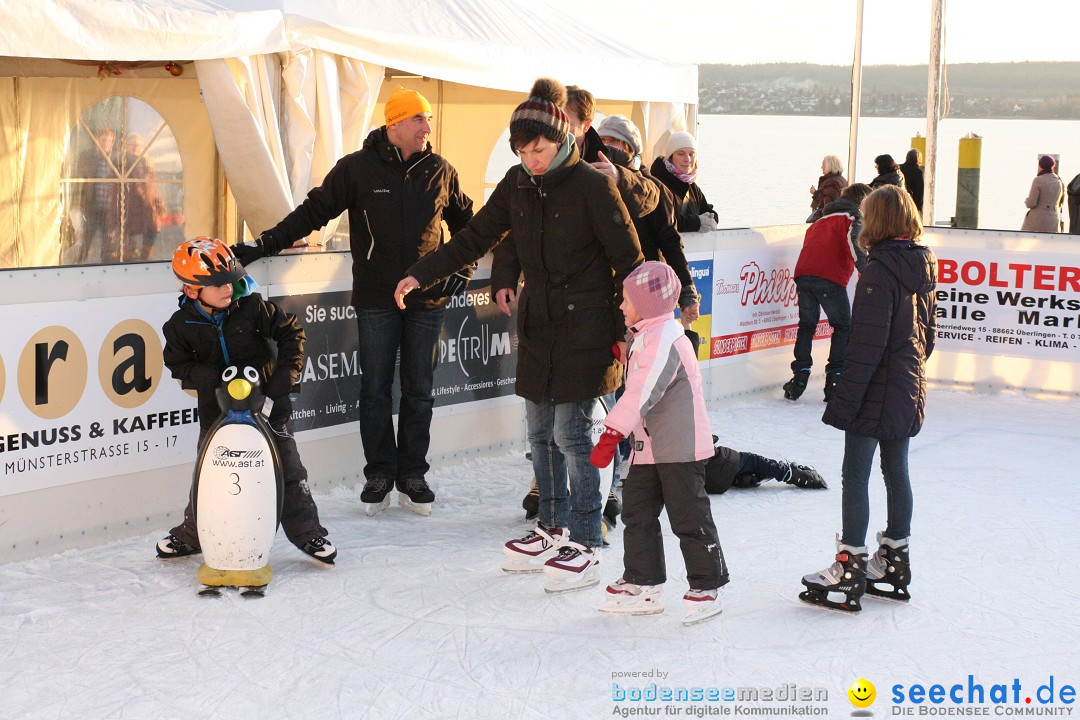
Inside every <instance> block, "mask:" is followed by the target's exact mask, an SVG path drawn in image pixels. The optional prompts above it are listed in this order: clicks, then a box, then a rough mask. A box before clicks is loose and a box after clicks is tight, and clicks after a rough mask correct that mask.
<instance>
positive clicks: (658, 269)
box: [623, 260, 682, 320]
mask: <svg viewBox="0 0 1080 720" xmlns="http://www.w3.org/2000/svg"><path fill="white" fill-rule="evenodd" d="M681 289H682V286H681V285H680V283H679V276H678V275H676V274H675V271H674V270H672V269H671V266H670V265H668V264H666V263H662V262H657V261H656V260H648V261H646V262H643V263H641V264H640V265H638V266H637V267H636V268H634V270H633V272H631V273H630V274H629V275H627V276H626V279H625V280H623V292H624V293H625V294H626V296H627V297H628V298H630V302H632V303H634V309H635V310H637V312H638V315H640V316H641V318H642V319H643V320H647V319H649V318H654V317H658V316H660V315H666V314H667V313H669V312H672V311H673V310H674V309H675V306H676V305H677V304H678V302H679V291H680V290H681Z"/></svg>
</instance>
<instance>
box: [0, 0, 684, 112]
mask: <svg viewBox="0 0 1080 720" xmlns="http://www.w3.org/2000/svg"><path fill="white" fill-rule="evenodd" d="M4 22H5V23H6V24H7V30H6V31H5V32H4V33H3V35H2V37H0V55H5V56H9V57H25V58H58V59H69V60H98V61H106V60H112V61H139V60H147V61H149V60H160V61H170V60H210V59H218V58H229V57H244V56H251V55H263V54H270V53H277V52H284V51H289V50H293V51H295V50H300V49H304V48H311V49H315V50H322V51H326V52H330V53H334V54H337V55H342V56H344V57H350V58H355V59H358V60H362V61H364V62H367V63H372V64H374V65H381V66H384V67H389V68H395V69H398V70H403V71H406V72H410V73H415V74H417V75H422V76H426V77H435V78H439V79H442V80H449V81H452V82H458V83H462V84H466V85H473V86H477V87H485V88H493V89H499V90H511V91H519V92H520V91H524V90H527V89H528V87H529V86H530V85H531V83H532V81H533V80H534V79H535V78H536V77H537V75H540V74H544V75H551V76H553V77H557V78H559V79H560V80H562V81H563V82H566V83H568V84H576V85H581V86H582V87H587V88H589V89H590V90H592V91H593V93H594V94H595V95H596V96H597V97H599V98H608V99H632V100H638V101H653V102H670V103H686V104H690V105H696V104H697V67H696V66H694V65H681V64H676V63H671V62H668V61H666V60H661V59H659V58H657V57H653V56H651V55H648V54H645V53H642V52H641V51H640V50H639V49H635V48H630V47H628V46H627V45H624V44H623V43H621V42H620V41H618V40H616V39H613V38H609V37H604V36H602V35H599V34H597V33H595V32H591V31H585V30H583V29H581V28H580V27H579V25H578V23H576V22H575V20H574V19H573V18H571V17H569V16H567V15H565V14H563V13H562V12H560V11H558V10H555V9H551V8H546V7H544V6H542V5H540V4H533V3H529V4H526V3H516V2H515V3H511V2H506V1H505V0H502V1H500V0H361V1H360V2H349V3H345V2H341V1H340V0H220V1H219V2H212V1H210V0H8V1H7V2H6V3H5V12H4Z"/></svg>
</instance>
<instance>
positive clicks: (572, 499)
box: [395, 78, 643, 592]
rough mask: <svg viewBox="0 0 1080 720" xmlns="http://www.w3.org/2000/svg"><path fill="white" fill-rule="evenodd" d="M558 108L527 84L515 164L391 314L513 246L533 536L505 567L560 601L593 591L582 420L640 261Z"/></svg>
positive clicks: (591, 502)
mask: <svg viewBox="0 0 1080 720" xmlns="http://www.w3.org/2000/svg"><path fill="white" fill-rule="evenodd" d="M565 101H566V92H565V90H564V89H563V87H562V85H561V84H560V83H558V82H556V81H554V80H547V79H544V78H541V79H540V80H537V81H536V84H535V85H534V86H533V89H532V92H531V94H530V97H529V98H528V99H527V100H526V101H525V102H523V103H522V104H521V105H519V106H518V107H517V109H515V110H514V113H513V115H511V119H510V146H511V147H512V148H513V150H514V152H515V154H517V155H518V156H519V157H520V158H521V164H520V165H515V166H514V167H512V168H510V170H509V171H508V172H507V173H506V176H505V177H504V178H503V179H502V180H501V181H500V182H499V184H498V185H497V186H496V187H495V190H494V191H493V192H492V193H491V197H489V198H488V201H487V202H486V203H485V204H484V207H483V208H481V209H480V211H479V212H477V213H476V214H475V215H474V216H473V218H472V220H470V221H469V223H468V224H467V225H466V226H465V228H464V229H462V230H459V231H458V232H457V233H455V235H454V237H453V238H452V239H451V240H450V242H448V243H445V244H444V245H442V246H440V247H439V249H438V250H436V251H434V252H432V253H429V254H428V255H425V256H424V257H422V258H420V260H419V261H417V262H416V263H415V264H414V265H413V266H412V267H410V268H409V269H408V270H407V271H406V277H405V279H404V280H402V281H401V282H400V283H399V284H398V286H397V289H396V290H395V296H396V297H397V300H398V304H399V306H400V305H402V304H403V301H404V296H405V294H406V293H408V292H411V291H412V290H415V289H417V288H418V287H420V288H423V287H430V286H432V285H434V284H435V283H436V282H437V281H439V280H440V279H442V278H445V277H447V276H449V275H451V274H453V273H454V272H455V271H457V270H458V269H459V268H461V267H464V266H465V265H467V264H469V263H471V262H473V261H475V260H477V259H479V258H480V257H482V256H483V255H484V254H485V253H486V252H488V251H489V250H491V249H492V248H493V247H495V246H496V245H497V244H498V243H499V242H501V241H503V239H504V238H507V237H508V238H509V240H507V242H513V243H514V247H515V250H516V251H517V253H516V254H517V258H518V262H519V263H520V264H521V272H522V274H523V275H524V277H525V285H524V287H523V288H522V290H521V293H520V294H519V295H518V316H517V329H518V361H517V380H516V382H515V391H516V392H517V394H518V395H520V396H521V397H523V398H525V414H526V419H527V424H528V432H529V442H530V444H531V446H532V462H533V472H534V474H535V476H536V479H537V487H538V489H539V491H540V514H539V524H538V525H537V528H536V530H535V531H533V532H530V533H529V534H527V535H526V536H525V537H523V538H520V539H516V540H511V541H510V542H508V543H506V546H505V548H504V552H505V554H506V556H507V557H508V558H509V561H508V562H509V563H510V564H509V566H504V567H505V568H506V569H507V570H508V571H510V572H530V571H537V570H543V571H544V572H545V573H546V574H547V575H548V576H549V578H551V579H550V580H549V588H550V589H552V590H553V591H556V590H557V591H560V592H561V591H563V590H569V589H578V588H584V587H589V586H591V585H595V584H597V583H598V582H599V575H598V569H597V567H596V565H597V563H598V562H599V552H598V549H599V547H600V545H601V530H600V525H601V520H600V516H601V514H600V510H601V500H602V498H601V497H600V475H599V472H598V471H597V469H596V468H595V467H593V465H592V464H591V463H590V462H589V454H590V452H591V451H592V445H593V444H592V439H591V435H590V431H591V425H592V423H591V416H592V412H593V409H594V408H595V405H596V403H597V398H599V397H601V396H603V395H606V394H608V393H611V392H614V391H615V389H616V388H618V387H619V385H620V384H621V382H622V365H621V364H620V363H619V362H617V361H616V359H615V356H614V354H613V353H612V345H613V344H614V343H616V342H617V341H619V340H622V338H623V336H624V334H625V324H624V322H623V317H622V313H621V312H620V310H619V304H620V303H621V301H622V297H621V288H622V281H623V280H624V279H625V278H626V276H627V275H628V274H629V273H630V271H631V270H633V269H634V267H636V266H637V265H639V264H640V263H641V262H642V260H643V258H642V255H641V248H640V246H639V245H638V238H637V233H636V232H635V231H634V226H633V225H632V224H631V222H630V215H629V213H628V212H627V210H626V206H625V205H624V204H623V202H622V200H621V199H620V197H619V191H618V190H617V189H616V186H615V183H614V182H613V181H612V180H611V179H610V178H609V177H608V176H607V175H605V174H603V173H601V172H600V171H598V170H596V169H595V168H593V167H592V166H590V165H589V164H588V163H586V162H584V161H582V160H581V156H580V153H579V152H578V148H577V144H576V142H575V140H574V136H573V135H571V134H569V132H568V131H569V127H570V125H569V121H568V120H567V118H566V115H565V114H564V113H563V111H562V109H561V107H562V105H563V104H564V103H565ZM507 231H509V235H507ZM555 450H557V451H558V453H556V452H554V451H555ZM556 456H558V459H554V460H553V458H555V457H556ZM562 458H565V460H563V459H562ZM568 476H569V493H567V477H568ZM530 559H531V560H530ZM545 560H546V563H544V561H545ZM536 561H539V563H543V564H537V563H536Z"/></svg>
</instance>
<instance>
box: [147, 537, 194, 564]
mask: <svg viewBox="0 0 1080 720" xmlns="http://www.w3.org/2000/svg"><path fill="white" fill-rule="evenodd" d="M201 552H202V550H201V549H199V548H197V547H195V546H193V545H188V544H187V543H186V542H184V541H183V540H181V539H180V538H178V537H176V536H175V535H169V536H167V537H163V538H161V540H158V544H157V556H158V557H159V558H162V559H164V560H170V559H172V558H178V557H187V556H188V555H195V554H196V553H201Z"/></svg>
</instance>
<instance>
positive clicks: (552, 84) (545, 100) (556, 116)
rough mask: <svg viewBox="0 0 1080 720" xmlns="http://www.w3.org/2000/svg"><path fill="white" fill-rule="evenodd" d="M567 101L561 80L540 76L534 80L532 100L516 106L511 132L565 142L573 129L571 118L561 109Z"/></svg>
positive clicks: (512, 116) (555, 141)
mask: <svg viewBox="0 0 1080 720" xmlns="http://www.w3.org/2000/svg"><path fill="white" fill-rule="evenodd" d="M564 104H566V88H565V87H564V86H563V84H562V83H561V82H559V81H558V80H552V79H551V78H540V79H538V80H537V81H536V82H534V83H533V86H532V90H530V91H529V99H528V100H526V101H525V102H523V103H521V104H520V105H518V106H517V108H515V109H514V112H513V114H512V115H511V116H510V132H511V133H514V132H517V131H519V130H526V131H529V132H534V133H536V134H538V135H540V136H542V137H546V138H547V139H548V140H550V141H552V142H553V143H556V144H558V145H562V144H563V143H564V142H566V136H567V134H568V133H569V132H570V121H569V120H568V119H567V117H566V114H565V113H564V112H563V111H562V106H563V105H564Z"/></svg>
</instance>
